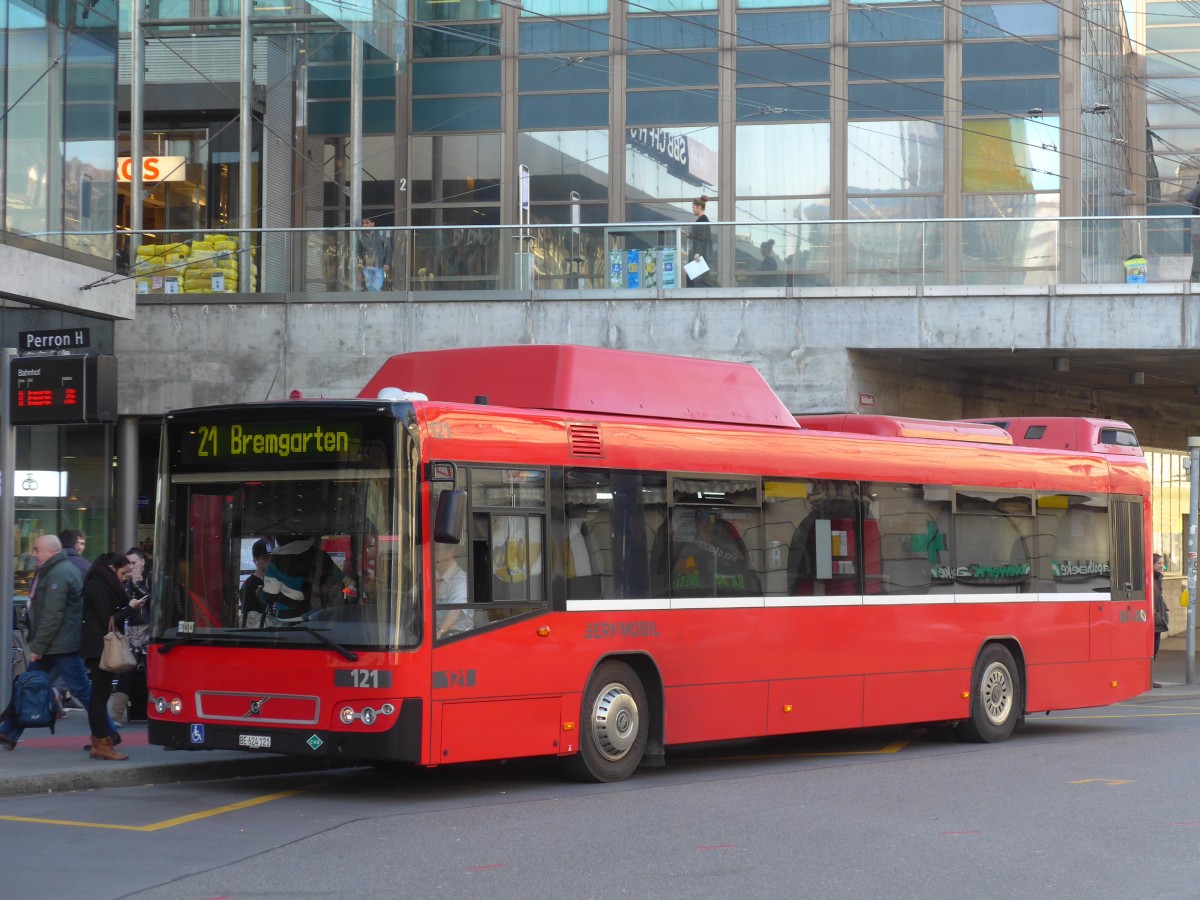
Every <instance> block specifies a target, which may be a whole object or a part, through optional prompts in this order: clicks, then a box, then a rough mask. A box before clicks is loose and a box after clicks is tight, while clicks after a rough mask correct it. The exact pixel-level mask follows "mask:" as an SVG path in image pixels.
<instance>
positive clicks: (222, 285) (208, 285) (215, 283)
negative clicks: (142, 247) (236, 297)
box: [182, 234, 258, 294]
mask: <svg viewBox="0 0 1200 900" xmlns="http://www.w3.org/2000/svg"><path fill="white" fill-rule="evenodd" d="M239 256H240V254H239V253H238V241H237V238H234V237H230V236H229V235H226V234H206V235H204V236H203V237H202V238H201V239H200V240H198V241H192V247H191V254H190V255H189V256H188V261H187V266H186V267H185V268H184V270H183V285H182V290H183V292H184V293H185V294H235V293H237V292H238V289H239V288H238V258H239ZM257 275H258V267H257V266H253V265H252V266H251V269H250V290H252V291H253V290H255V285H256V282H257V280H258V279H257Z"/></svg>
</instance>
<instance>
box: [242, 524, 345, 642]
mask: <svg viewBox="0 0 1200 900" xmlns="http://www.w3.org/2000/svg"><path fill="white" fill-rule="evenodd" d="M348 581H349V579H347V578H346V576H345V574H344V573H343V572H342V570H341V569H340V568H338V565H337V563H335V562H334V561H333V557H331V556H330V555H329V554H328V553H326V552H325V550H324V549H323V548H322V547H321V546H320V543H319V541H318V539H317V538H316V537H315V536H313V535H302V534H297V535H288V536H286V537H282V538H280V539H279V542H278V543H277V544H276V545H275V549H274V550H273V551H272V552H271V558H270V559H269V560H268V562H267V568H266V571H265V572H264V573H263V587H262V602H263V605H264V606H265V607H267V609H268V610H272V609H273V610H274V614H275V616H276V617H277V618H278V619H280V620H282V621H284V622H298V621H300V620H301V619H302V618H303V617H304V615H305V614H306V613H308V612H310V611H311V610H312V608H313V596H314V594H315V595H316V598H317V600H318V601H320V605H321V606H324V605H326V604H325V602H324V598H325V596H326V595H327V593H328V592H329V591H331V590H334V589H335V588H341V587H343V586H344V585H346V584H347V583H348Z"/></svg>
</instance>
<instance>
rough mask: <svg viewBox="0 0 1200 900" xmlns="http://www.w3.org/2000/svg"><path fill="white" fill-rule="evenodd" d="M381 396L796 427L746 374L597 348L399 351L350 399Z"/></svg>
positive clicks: (755, 376) (766, 389) (740, 368)
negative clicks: (392, 393)
mask: <svg viewBox="0 0 1200 900" xmlns="http://www.w3.org/2000/svg"><path fill="white" fill-rule="evenodd" d="M387 388H399V389H401V390H403V391H419V392H421V393H422V394H425V395H427V396H428V397H430V398H431V399H433V400H442V401H449V402H453V403H477V402H487V403H489V404H494V405H496V406H509V407H517V408H520V409H547V410H559V411H562V412H567V413H576V414H602V415H618V416H638V417H645V418H661V419H683V420H687V421H693V422H708V423H717V424H731V425H758V426H766V427H772V428H789V429H796V428H798V427H799V426H798V425H797V424H796V421H795V419H794V418H793V417H792V415H791V414H790V413H789V412H788V410H787V407H786V406H784V404H783V401H781V400H780V399H779V397H778V395H776V393H775V391H774V390H772V388H771V386H770V385H769V384H767V382H766V381H765V380H764V379H763V377H762V375H761V374H759V371H758V370H757V369H755V368H754V367H753V366H750V365H747V364H745V363H737V362H723V361H717V360H708V359H693V358H691V357H685V356H665V355H662V354H657V353H639V352H635V351H632V350H610V349H606V348H602V347H583V346H575V345H569V344H522V345H517V346H509V347H469V348H459V349H452V350H426V351H420V352H415V353H400V354H397V355H396V356H393V357H391V358H390V359H388V360H387V362H385V363H384V364H383V366H382V367H380V369H379V371H378V372H377V373H375V375H374V377H372V378H371V380H370V381H368V382H367V385H366V387H364V388H363V390H362V391H361V393H360V394H359V397H363V398H375V397H379V396H380V392H381V391H383V390H385V389H387ZM485 398H486V399H485Z"/></svg>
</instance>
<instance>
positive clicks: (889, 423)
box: [796, 413, 1013, 444]
mask: <svg viewBox="0 0 1200 900" xmlns="http://www.w3.org/2000/svg"><path fill="white" fill-rule="evenodd" d="M796 421H797V422H799V423H800V426H801V427H802V428H808V429H811V430H813V431H841V432H844V433H846V434H869V435H873V436H875V437H896V438H919V439H922V440H927V441H967V442H971V443H977V444H1012V443H1013V439H1012V436H1011V435H1009V433H1008V432H1007V431H1005V430H1004V429H1003V428H997V427H996V426H995V425H991V424H985V423H975V422H962V421H956V422H945V421H942V420H941V419H914V418H909V417H905V416H880V415H872V414H865V415H864V414H860V413H817V414H813V415H798V416H796Z"/></svg>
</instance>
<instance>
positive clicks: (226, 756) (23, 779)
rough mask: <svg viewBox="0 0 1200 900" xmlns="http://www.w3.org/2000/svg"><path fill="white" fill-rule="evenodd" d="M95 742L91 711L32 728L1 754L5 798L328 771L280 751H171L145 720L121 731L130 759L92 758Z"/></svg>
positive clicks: (123, 748) (123, 747) (0, 786)
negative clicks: (152, 736)
mask: <svg viewBox="0 0 1200 900" xmlns="http://www.w3.org/2000/svg"><path fill="white" fill-rule="evenodd" d="M90 743H91V734H90V731H89V729H88V721H87V712H86V711H84V710H81V709H73V710H69V711H68V712H67V717H66V718H65V719H59V720H58V724H57V725H56V726H55V729H54V734H51V733H50V730H49V729H48V728H30V729H27V730H26V731H25V733H24V735H22V737H21V742H20V743H19V744H18V745H17V749H16V750H13V751H11V752H9V751H5V750H0V796H8V795H13V794H36V793H43V792H48V791H79V790H89V789H92V788H101V787H129V786H132V785H139V784H169V783H174V782H180V781H204V780H209V779H215V778H239V777H250V776H258V775H276V774H282V773H286V772H309V771H313V770H315V769H324V768H326V765H325V764H324V763H323V762H320V761H314V760H311V759H304V758H301V757H294V756H280V755H279V754H275V753H249V752H245V751H232V750H197V751H186V750H176V751H172V752H168V751H166V750H164V749H163V748H162V747H152V746H150V745H149V744H148V743H147V741H146V722H145V721H141V722H131V723H130V724H128V725H126V726H124V727H123V728H122V729H121V745H120V746H119V747H118V748H117V749H118V750H119V751H120V752H121V753H126V754H128V755H129V759H128V760H124V761H122V762H109V761H106V760H98V759H92V758H91V757H90V756H89V755H88V753H87V751H85V750H84V749H83V746H84V744H90Z"/></svg>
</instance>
